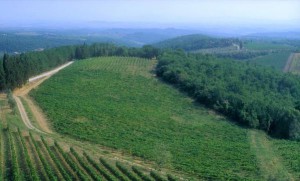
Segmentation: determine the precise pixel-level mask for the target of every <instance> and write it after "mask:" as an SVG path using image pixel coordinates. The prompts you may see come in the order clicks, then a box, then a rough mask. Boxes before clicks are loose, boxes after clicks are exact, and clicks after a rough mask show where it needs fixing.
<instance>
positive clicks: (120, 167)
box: [116, 162, 141, 181]
mask: <svg viewBox="0 0 300 181" xmlns="http://www.w3.org/2000/svg"><path fill="white" fill-rule="evenodd" d="M116 166H117V168H118V169H119V170H120V171H121V172H123V173H124V174H125V175H127V177H128V178H130V180H132V181H141V179H139V178H138V177H137V176H136V175H135V174H134V173H133V172H131V171H129V170H128V169H127V168H126V167H125V166H123V165H122V164H121V163H120V162H116Z"/></svg>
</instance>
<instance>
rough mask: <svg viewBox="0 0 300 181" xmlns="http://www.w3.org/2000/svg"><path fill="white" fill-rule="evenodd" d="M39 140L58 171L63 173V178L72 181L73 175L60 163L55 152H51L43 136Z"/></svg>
mask: <svg viewBox="0 0 300 181" xmlns="http://www.w3.org/2000/svg"><path fill="white" fill-rule="evenodd" d="M41 140H42V142H43V144H44V146H45V148H46V150H47V151H48V153H49V155H50V157H51V159H52V160H53V161H54V162H55V164H56V166H57V167H58V169H59V171H60V173H61V174H62V175H63V177H64V179H65V180H66V181H72V180H75V177H71V176H70V175H69V174H68V173H67V171H66V170H65V168H64V166H63V165H62V164H61V162H60V161H59V160H58V158H57V157H56V156H55V154H54V153H53V152H52V150H51V149H50V147H49V145H48V143H47V142H46V141H45V139H44V138H43V137H41Z"/></svg>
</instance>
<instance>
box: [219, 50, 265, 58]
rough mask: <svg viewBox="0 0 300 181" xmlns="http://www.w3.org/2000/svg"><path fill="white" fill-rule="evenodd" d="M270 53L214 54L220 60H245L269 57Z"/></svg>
mask: <svg viewBox="0 0 300 181" xmlns="http://www.w3.org/2000/svg"><path fill="white" fill-rule="evenodd" d="M269 53H270V52H268V51H235V52H226V53H214V55H216V56H217V57H220V58H231V59H237V60H245V59H250V58H255V57H259V56H264V55H268V54H269Z"/></svg>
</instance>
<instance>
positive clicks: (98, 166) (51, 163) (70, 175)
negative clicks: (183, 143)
mask: <svg viewBox="0 0 300 181" xmlns="http://www.w3.org/2000/svg"><path fill="white" fill-rule="evenodd" d="M0 143H1V149H2V155H1V165H2V171H1V172H0V174H1V175H0V176H1V177H2V179H1V180H34V181H39V180H43V181H44V180H45V181H55V180H67V181H71V180H96V181H101V180H104V181H117V180H121V181H131V180H132V181H142V180H146V181H154V180H162V181H163V180H166V181H167V180H170V181H173V180H177V179H176V178H174V177H173V176H171V175H160V174H158V173H157V172H154V171H150V170H147V171H145V170H146V169H145V168H140V167H139V168H138V167H136V166H129V165H127V164H125V163H121V162H119V161H117V162H116V161H112V160H108V159H104V158H99V159H98V160H97V159H94V158H93V157H92V156H90V155H89V154H88V153H85V152H84V153H83V154H80V153H79V152H78V150H76V149H74V148H72V147H71V148H70V149H69V151H65V150H64V149H63V148H62V147H61V145H60V144H59V143H57V142H55V141H54V143H51V142H50V141H49V140H48V139H46V138H44V137H39V136H37V135H33V134H32V133H30V132H29V133H28V132H22V131H21V130H20V129H12V128H4V129H2V130H1V142H0Z"/></svg>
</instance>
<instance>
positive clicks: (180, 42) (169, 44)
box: [153, 34, 242, 51]
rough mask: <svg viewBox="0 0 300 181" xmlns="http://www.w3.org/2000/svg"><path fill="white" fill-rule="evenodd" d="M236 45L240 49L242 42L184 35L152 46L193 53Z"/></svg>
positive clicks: (233, 39)
mask: <svg viewBox="0 0 300 181" xmlns="http://www.w3.org/2000/svg"><path fill="white" fill-rule="evenodd" d="M233 44H237V45H239V46H240V47H241V46H242V42H241V41H239V40H238V39H235V38H213V37H209V36H204V35H197V34H196V35H185V36H181V37H177V38H173V39H169V40H165V41H162V42H159V43H156V44H154V45H153V46H155V47H158V48H163V49H175V50H176V49H183V50H185V51H193V50H199V49H205V48H217V47H219V48H221V47H228V46H232V45H233Z"/></svg>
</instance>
